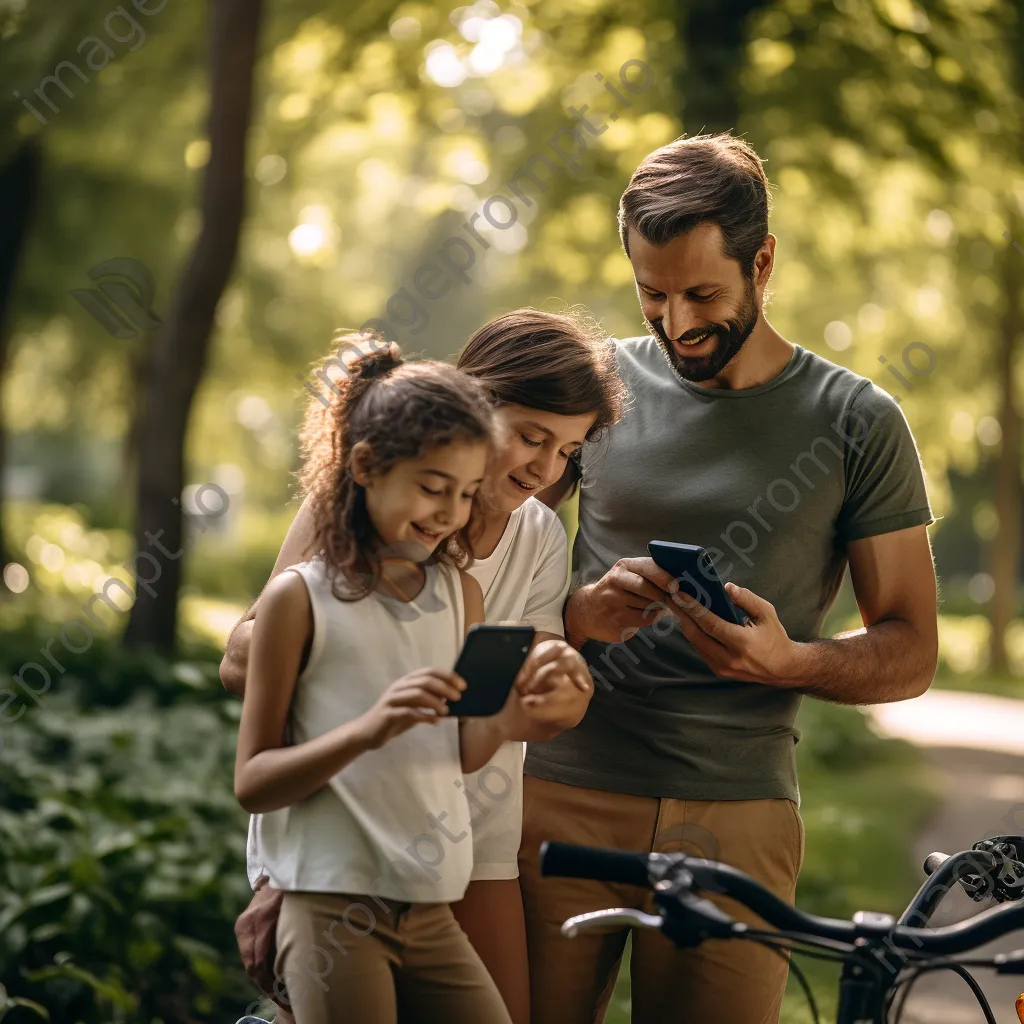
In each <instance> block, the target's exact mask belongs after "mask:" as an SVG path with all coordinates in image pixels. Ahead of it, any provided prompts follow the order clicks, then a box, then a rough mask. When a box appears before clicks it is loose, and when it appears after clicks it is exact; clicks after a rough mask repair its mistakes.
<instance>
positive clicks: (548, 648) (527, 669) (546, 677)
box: [515, 639, 594, 696]
mask: <svg viewBox="0 0 1024 1024" xmlns="http://www.w3.org/2000/svg"><path fill="white" fill-rule="evenodd" d="M566 686H569V687H572V688H573V689H574V690H575V691H577V693H585V694H590V693H592V692H593V689H594V680H593V679H592V678H591V676H590V669H588V668H587V663H586V661H585V660H584V658H583V655H582V654H580V652H579V651H577V650H576V649H575V648H573V647H570V646H569V644H567V643H566V642H565V641H564V640H558V639H555V640H542V641H541V642H540V643H539V644H537V646H536V647H534V648H533V650H532V651H530V654H529V656H528V657H527V659H526V661H525V662H524V663H523V667H522V668H521V669H520V670H519V675H517V676H516V682H515V688H516V690H518V692H519V693H521V694H523V695H524V696H525V695H526V694H531V693H533V694H541V693H553V692H555V691H557V690H559V689H561V688H563V687H566Z"/></svg>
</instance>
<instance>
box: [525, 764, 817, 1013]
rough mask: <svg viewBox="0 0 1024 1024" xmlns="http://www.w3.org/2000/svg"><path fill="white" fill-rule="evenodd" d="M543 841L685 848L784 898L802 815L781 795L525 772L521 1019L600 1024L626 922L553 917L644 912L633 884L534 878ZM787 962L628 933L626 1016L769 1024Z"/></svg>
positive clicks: (742, 949) (644, 900)
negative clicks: (673, 789) (583, 929)
mask: <svg viewBox="0 0 1024 1024" xmlns="http://www.w3.org/2000/svg"><path fill="white" fill-rule="evenodd" d="M545 839H555V840H559V841H560V842H564V843H576V844H579V845H583V846H608V847H615V848H618V849H620V850H643V851H647V852H657V853H680V852H682V853H689V854H691V855H693V856H698V857H705V858H707V859H709V860H720V861H723V862H725V863H726V864H730V865H732V866H733V867H736V868H739V869H740V870H742V871H745V872H746V873H747V874H749V875H751V876H753V877H754V878H756V879H757V880H758V881H759V882H761V883H762V885H765V886H767V887H768V888H769V889H771V890H772V891H773V892H774V893H775V894H776V895H777V896H779V897H781V898H782V899H785V900H787V901H788V902H792V901H793V898H794V895H795V889H796V878H797V875H798V874H799V871H800V866H801V864H802V862H803V854H804V832H803V823H802V822H801V820H800V814H799V812H798V810H797V808H796V805H795V804H794V803H793V802H792V801H791V800H734V801H714V802H703V801H696V800H668V799H666V800H657V799H654V798H651V797H638V796H629V795H626V794H622V793H605V792H601V791H599V790H594V789H585V788H583V787H580V786H567V785H563V784H561V783H558V782H547V781H545V780H543V779H537V778H533V777H530V776H527V778H526V784H525V798H524V804H523V845H522V848H521V850H520V853H519V869H520V883H521V885H522V890H523V903H524V906H525V910H526V936H527V944H528V947H529V955H530V992H531V1000H530V1002H531V1024H600V1022H602V1021H603V1020H604V1015H605V1010H606V1009H607V1006H608V1001H609V999H610V998H611V994H612V989H613V988H614V986H615V978H616V975H617V973H618V967H619V962H620V960H621V958H622V953H623V949H624V947H625V943H626V932H625V931H621V930H620V931H617V932H611V933H605V934H589V935H580V936H578V937H577V938H575V939H567V938H565V937H563V936H562V935H561V933H560V931H559V928H560V927H561V924H562V922H563V921H564V920H565V919H566V918H567V917H572V916H573V915H574V914H580V913H585V912H586V911H590V910H599V909H603V908H605V907H635V908H637V909H640V910H644V911H647V912H648V913H654V912H655V911H656V908H655V906H654V903H653V898H652V895H651V893H649V892H645V891H644V890H642V889H638V888H636V887H634V886H628V885H611V884H606V883H604V882H591V881H586V880H581V879H573V878H541V877H540V873H539V864H538V860H539V856H538V855H539V847H540V844H541V843H542V842H543V841H544V840H545ZM709 898H710V899H712V901H713V902H714V903H716V904H717V905H718V906H720V907H721V908H722V909H723V910H725V911H726V912H727V913H729V914H730V915H732V916H733V917H734V918H736V919H737V920H739V921H746V922H748V923H750V924H759V925H760V926H761V927H765V925H764V922H762V921H760V919H759V918H757V917H756V916H755V915H753V914H751V913H750V911H748V910H747V909H746V908H744V907H742V906H741V905H740V904H738V903H736V902H735V901H733V900H730V899H725V898H723V897H721V896H716V895H711V894H709ZM788 969H789V968H788V963H787V961H785V960H784V959H782V958H781V957H780V956H779V955H778V954H777V953H775V952H773V951H772V950H770V949H766V948H765V947H763V946H760V945H757V944H756V943H753V942H744V941H739V940H731V941H726V940H721V939H719V940H711V941H708V942H705V943H703V944H702V945H701V946H699V947H698V948H697V949H687V950H677V949H676V948H675V946H673V945H672V943H671V942H669V940H668V939H666V938H665V937H664V936H663V935H661V934H660V933H659V932H652V931H636V932H634V933H633V947H632V953H631V956H630V980H631V985H632V1021H633V1024H775V1022H777V1021H778V1019H779V1012H780V1010H781V1007H782V996H783V992H784V990H785V986H786V977H787V974H788Z"/></svg>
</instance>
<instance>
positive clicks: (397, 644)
mask: <svg viewBox="0 0 1024 1024" xmlns="http://www.w3.org/2000/svg"><path fill="white" fill-rule="evenodd" d="M292 568H293V569H294V571H296V572H298V573H299V575H300V576H301V577H302V579H303V580H304V581H305V583H306V587H307V589H308V591H309V598H310V604H311V605H312V610H313V624H314V632H313V644H312V649H311V651H310V656H309V662H308V664H307V665H306V667H305V669H304V670H303V671H302V674H301V675H300V676H299V678H298V681H297V683H296V688H295V695H294V697H293V699H292V705H291V711H290V714H289V719H288V737H289V739H290V740H291V742H294V743H303V742H305V741H307V740H311V739H315V738H316V737H318V736H322V735H323V734H324V733H327V732H329V731H330V730H332V729H334V728H335V727H337V726H339V725H342V724H343V723H345V722H350V721H352V720H353V719H354V718H357V717H358V716H360V715H362V714H364V713H365V712H366V711H368V710H369V709H370V708H371V707H372V706H373V704H374V703H375V702H376V701H377V699H378V698H379V697H380V695H381V694H382V693H383V692H384V691H385V690H386V689H387V688H388V687H389V686H390V685H391V684H392V683H393V682H394V681H395V680H396V679H398V678H399V677H400V676H403V675H405V674H407V673H408V672H411V671H414V670H415V669H418V668H424V667H436V668H439V669H445V670H450V669H451V667H452V666H453V665H454V664H455V660H456V658H457V656H458V652H459V650H460V649H461V647H462V640H463V635H464V625H463V623H464V621H465V614H464V608H463V600H462V585H461V583H460V581H459V578H458V573H457V572H455V571H454V570H451V569H449V568H447V567H445V566H440V565H428V566H426V582H425V584H424V587H423V590H422V591H421V593H420V594H419V596H418V597H417V598H416V599H415V601H413V602H411V603H408V604H406V603H405V602H400V601H397V600H394V599H392V598H389V597H386V596H383V595H380V594H376V593H374V594H371V595H370V596H368V597H366V598H364V599H363V600H361V601H348V602H347V601H339V600H338V599H337V598H336V597H334V595H333V594H332V593H331V587H330V583H329V581H328V580H327V579H326V575H325V572H324V564H323V562H322V561H319V560H316V561H313V562H306V563H303V564H302V565H298V566H293V567H292ZM469 820H470V812H469V805H468V803H467V799H466V794H465V789H464V782H463V776H462V768H461V761H460V756H459V733H458V723H457V721H456V720H455V718H454V717H453V718H448V719H445V720H444V721H442V722H440V723H438V724H437V725H433V724H423V725H416V726H413V728H411V729H408V730H407V731H406V732H404V733H402V734H401V735H399V736H395V737H394V738H392V739H390V740H388V741H387V742H386V743H385V744H384V745H383V746H382V747H380V748H379V749H377V750H370V751H367V752H366V753H363V754H360V755H359V756H358V757H356V758H355V759H354V760H353V761H352V762H351V763H349V764H347V765H346V766H345V767H344V768H343V769H342V770H341V771H340V772H338V773H337V775H335V776H334V777H333V778H332V779H331V781H330V783H329V784H328V785H327V786H325V787H324V788H323V789H321V790H319V791H318V792H316V793H314V794H313V795H312V796H310V797H308V798H307V799H305V800H303V801H301V802H300V803H298V804H295V805H293V806H291V807H286V808H283V809H281V810H278V811H273V812H271V813H269V814H263V815H257V816H254V818H253V827H252V829H251V830H250V840H251V843H250V847H252V846H255V847H256V849H252V851H251V852H252V853H254V854H256V855H257V856H256V858H255V859H256V861H257V863H256V865H255V867H256V868H257V870H258V868H259V867H260V862H262V866H263V868H264V870H265V871H266V873H267V875H268V876H269V877H270V883H271V885H273V886H275V887H276V888H278V889H284V890H287V891H293V892H294V891H307V892H332V893H333V892H337V893H354V894H361V895H368V896H381V897H384V898H386V899H395V900H401V901H403V902H409V903H449V902H452V901H454V900H459V899H461V898H462V896H463V895H464V893H465V891H466V886H467V885H468V884H469V878H470V871H471V869H472V865H473V844H472V841H471V840H470V839H469V828H470V825H469Z"/></svg>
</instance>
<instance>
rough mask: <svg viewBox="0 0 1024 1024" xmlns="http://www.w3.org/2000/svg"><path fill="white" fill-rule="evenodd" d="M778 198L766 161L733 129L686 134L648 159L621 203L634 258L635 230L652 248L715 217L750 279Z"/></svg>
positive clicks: (622, 229) (622, 227)
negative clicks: (771, 189) (770, 189)
mask: <svg viewBox="0 0 1024 1024" xmlns="http://www.w3.org/2000/svg"><path fill="white" fill-rule="evenodd" d="M770 208H771V196H770V194H769V192H768V179H767V178H766V177H765V173H764V167H763V166H762V165H761V158H760V157H759V156H758V155H757V153H755V152H754V150H753V147H751V146H750V144H749V143H747V142H744V140H743V139H737V138H735V137H734V136H732V135H729V134H728V133H722V134H720V135H694V136H692V137H691V138H687V137H686V136H682V137H681V138H678V139H676V140H675V141H674V142H670V143H668V145H666V146H662V147H661V149H656V150H655V151H654V152H653V153H649V154H648V155H647V156H646V157H644V160H643V162H642V163H641V164H640V166H639V167H638V168H637V169H636V170H635V171H634V172H633V176H632V177H631V178H630V179H629V185H627V186H626V191H625V192H623V193H622V199H621V200H620V202H619V235H620V237H621V238H622V246H623V248H624V249H625V250H626V255H627V256H628V255H629V229H630V228H632V229H633V230H634V231H636V232H637V233H638V234H639V235H640V236H641V237H642V238H644V239H646V240H647V241H648V242H650V243H651V245H666V244H667V243H668V242H671V241H672V239H673V238H678V237H679V235H681V234H684V233H685V232H687V231H692V230H693V228H695V227H696V226H697V225H698V224H701V223H703V222H704V221H710V222H711V223H713V224H717V225H718V226H719V228H721V231H722V239H723V244H724V247H725V254H726V256H728V257H729V259H733V260H736V261H737V262H738V263H739V265H740V268H741V269H742V271H743V273H744V274H745V275H746V276H747V277H749V276H750V275H751V274H752V273H753V271H754V257H755V256H756V255H757V251H758V250H759V249H760V248H761V245H762V244H763V243H764V239H765V236H766V235H767V234H768V211H769V210H770Z"/></svg>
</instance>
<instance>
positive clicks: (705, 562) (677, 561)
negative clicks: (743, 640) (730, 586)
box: [647, 540, 747, 626]
mask: <svg viewBox="0 0 1024 1024" xmlns="http://www.w3.org/2000/svg"><path fill="white" fill-rule="evenodd" d="M647 550H648V551H649V552H650V555H651V558H653V559H654V563H655V565H657V566H658V567H659V568H661V569H664V570H665V572H669V573H671V574H672V575H673V576H674V577H675V578H676V580H677V581H678V583H679V590H680V593H683V594H688V595H689V596H690V597H693V598H696V599H697V600H698V601H700V603H701V604H702V605H704V607H705V608H707V609H708V611H710V612H714V613H715V615H717V616H718V617H719V618H722V619H725V621H726V622H732V623H735V624H736V625H737V626H745V625H746V624H747V616H746V615H745V614H744V613H743V612H742V611H741V610H740V609H739V608H737V607H736V605H735V604H734V603H733V601H732V598H730V597H729V595H728V594H727V593H726V592H725V587H724V586H723V584H722V581H721V580H720V579H719V578H718V573H717V572H715V563H714V561H713V559H712V558H711V556H710V555H709V554H708V553H707V551H705V550H704V548H702V547H700V546H699V545H697V544H677V543H675V542H674V541H670V540H652V541H651V542H650V544H648V545H647Z"/></svg>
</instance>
